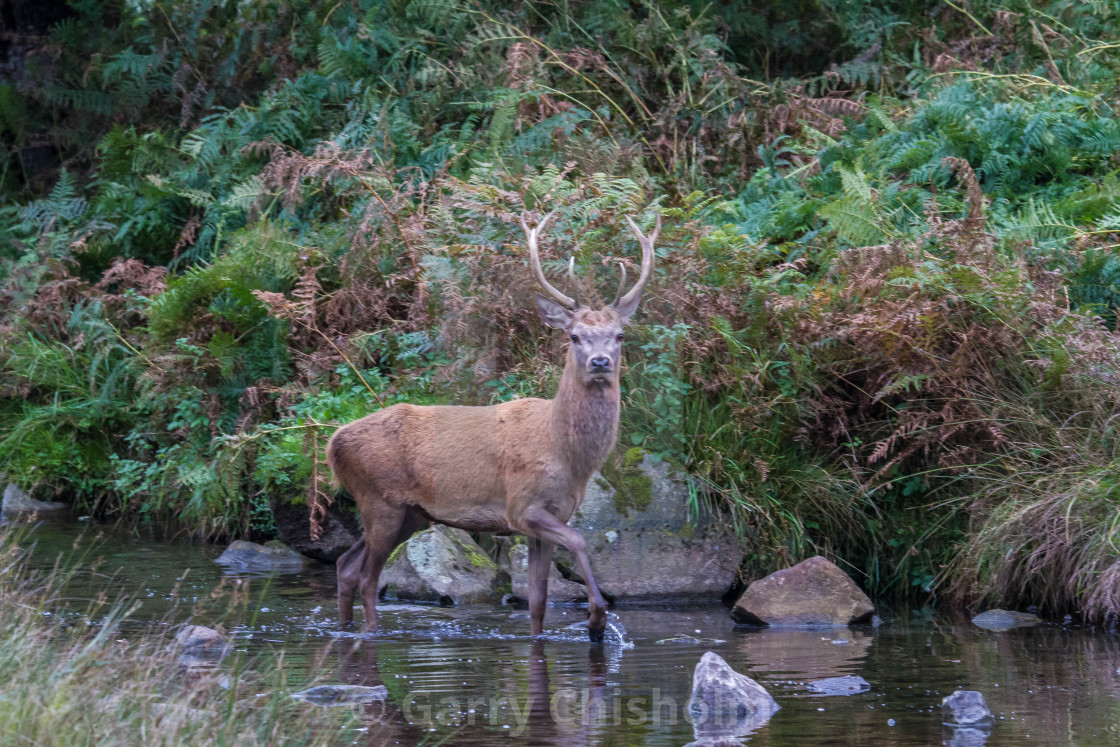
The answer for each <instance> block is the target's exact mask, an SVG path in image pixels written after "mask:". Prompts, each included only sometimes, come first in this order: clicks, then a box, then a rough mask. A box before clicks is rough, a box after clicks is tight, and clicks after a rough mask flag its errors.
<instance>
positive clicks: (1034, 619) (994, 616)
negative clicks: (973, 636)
mask: <svg viewBox="0 0 1120 747" xmlns="http://www.w3.org/2000/svg"><path fill="white" fill-rule="evenodd" d="M1041 623H1042V618H1040V617H1039V616H1038V615H1034V614H1031V613H1030V612H1011V611H1009V610H988V611H987V612H981V613H980V614H979V615H977V616H976V617H974V618H972V624H973V625H975V626H976V627H978V628H983V629H984V630H993V631H997V632H999V631H1004V630H1011V629H1013V628H1029V627H1031V626H1033V625H1039V624H1041Z"/></svg>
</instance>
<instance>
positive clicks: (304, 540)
mask: <svg viewBox="0 0 1120 747" xmlns="http://www.w3.org/2000/svg"><path fill="white" fill-rule="evenodd" d="M272 517H273V520H274V521H275V522H276V531H277V534H278V535H279V536H280V541H281V542H283V543H284V544H285V545H287V546H288V547H290V548H292V549H293V550H295V551H296V552H298V553H300V554H302V555H306V556H307V557H309V558H311V559H313V560H319V561H322V562H324V563H333V562H334V561H336V560H338V556H339V555H342V553H344V552H346V551H347V550H349V549H350V546H351V545H353V544H354V543H355V542H357V541H358V540H359V539H361V536H362V528H361V526H360V525H359V524H358V520H357V518H356V517H355V516H354V515H353V514H352V513H349V512H346V511H340V510H338V508H337V507H336V506H328V507H327V513H326V515H325V516H324V517H323V520H322V522H321V524H322V533H321V534H320V535H319V539H316V540H313V539H311V524H310V522H309V519H308V508H307V506H306V505H295V504H281V503H280V502H279V501H273V502H272Z"/></svg>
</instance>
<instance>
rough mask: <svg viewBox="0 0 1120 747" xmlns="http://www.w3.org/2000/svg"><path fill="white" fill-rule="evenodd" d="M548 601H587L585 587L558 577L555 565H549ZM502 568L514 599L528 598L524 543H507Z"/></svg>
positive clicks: (526, 562)
mask: <svg viewBox="0 0 1120 747" xmlns="http://www.w3.org/2000/svg"><path fill="white" fill-rule="evenodd" d="M549 565H550V566H551V567H550V568H549V572H548V600H549V601H550V602H573V601H587V587H586V586H584V585H583V584H577V583H575V582H574V581H569V580H567V579H566V578H564V577H563V576H561V575H560V571H559V570H557V568H556V564H555V563H550V564H549ZM502 566H503V568H504V570H505V571H506V572H507V573H509V578H510V587H511V590H512V591H513V595H514V596H515V597H519V598H521V599H528V598H529V547H528V545H526V544H525V543H524V542H518V543H515V544H514V543H509V544H508V546H507V547H506V549H505V550H504V551H503V552H502Z"/></svg>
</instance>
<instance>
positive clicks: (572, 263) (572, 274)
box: [568, 257, 583, 308]
mask: <svg viewBox="0 0 1120 747" xmlns="http://www.w3.org/2000/svg"><path fill="white" fill-rule="evenodd" d="M568 280H570V281H571V282H572V295H573V296H574V298H573V299H572V300H573V301H575V302H576V308H579V307H580V306H583V301H582V300H581V299H580V297H579V278H577V277H576V258H575V257H569V258H568Z"/></svg>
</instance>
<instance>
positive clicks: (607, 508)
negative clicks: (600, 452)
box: [550, 449, 743, 601]
mask: <svg viewBox="0 0 1120 747" xmlns="http://www.w3.org/2000/svg"><path fill="white" fill-rule="evenodd" d="M604 473H605V474H606V475H607V476H606V477H604V474H601V473H598V472H597V473H595V474H594V475H592V477H591V481H590V482H589V483H588V485H587V494H586V496H585V497H584V501H583V504H582V505H581V506H580V507H579V509H578V510H577V511H576V513H575V515H574V516H572V518H571V520H570V521H569V522H568V524H570V525H571V526H573V527H575V528H576V529H578V530H579V531H580V533H581V534H583V538H584V540H586V542H587V553H588V555H589V556H590V557H591V567H592V569H593V571H594V573H595V580H596V582H598V584H599V588H600V589H601V590H602V592H603V594H604V595H606V596H607V597H608V598H610V599H615V600H636V601H665V600H669V599H694V600H701V599H702V600H709V601H714V600H718V599H721V598H722V597H723V595H724V594H726V593H727V591H728V589H730V588H731V585H732V583H733V582H734V581H735V578H736V575H737V573H738V569H739V561H740V560H742V556H743V553H742V551H741V550H740V548H739V545H738V542H737V541H736V540H735V537H734V536H733V535H732V534H730V533H729V532H726V531H724V529H723V528H722V527H721V526H720V525H719V524H718V522H717V521H715V519H714V517H711V516H707V515H703V516H699V517H691V518H690V517H689V513H688V505H689V488H688V483H687V482H686V481H685V480H684V478H683V477H681V476H679V475H676V474H674V473H673V471H672V469H671V468H670V467H669V465H668V464H666V463H665V462H660V463H658V464H654V463H653V462H652V461H651V460H650V459H649V457H648V456H646V454H645V452H643V451H642V450H640V449H632V450H631V451H629V452H627V453H626V455H625V456H624V457H623V459H622V462H621V463H620V465H619V466H615V467H613V468H608V467H604ZM608 477H609V478H610V479H608ZM556 557H557V559H558V560H559V561H560V562H561V563H563V564H566V565H567V566H568V567H569V568H571V569H572V571H573V573H574V574H578V571H579V569H578V567H577V566H576V565H575V563H574V562H573V560H572V557H571V554H570V553H568V552H567V551H566V550H564V549H563V548H559V547H558V548H557V553H556ZM550 596H551V595H550Z"/></svg>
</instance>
